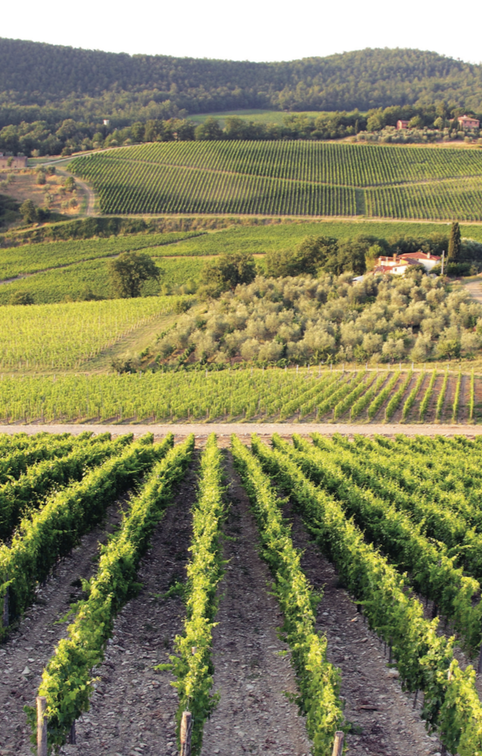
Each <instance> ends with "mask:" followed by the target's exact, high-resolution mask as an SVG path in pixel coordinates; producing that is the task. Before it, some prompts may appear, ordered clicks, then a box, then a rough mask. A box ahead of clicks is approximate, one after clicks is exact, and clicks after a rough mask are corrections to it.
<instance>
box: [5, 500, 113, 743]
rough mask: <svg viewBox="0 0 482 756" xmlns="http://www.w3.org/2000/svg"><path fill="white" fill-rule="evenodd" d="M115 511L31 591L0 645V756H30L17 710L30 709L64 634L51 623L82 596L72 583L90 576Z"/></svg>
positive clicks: (61, 626) (22, 719)
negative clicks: (26, 605) (33, 593)
mask: <svg viewBox="0 0 482 756" xmlns="http://www.w3.org/2000/svg"><path fill="white" fill-rule="evenodd" d="M121 511H122V506H113V507H110V508H109V510H108V512H107V519H106V524H105V525H104V526H98V527H96V528H94V529H93V530H92V531H91V532H90V533H88V534H87V535H85V536H84V538H82V541H81V543H80V544H79V546H78V547H77V548H76V549H74V551H73V552H72V555H71V556H70V557H67V558H65V559H63V560H62V561H61V562H60V563H59V565H58V566H57V568H56V569H55V570H54V572H53V574H52V576H51V577H50V578H49V579H48V581H47V582H46V584H45V586H44V587H42V588H39V590H38V591H37V593H36V601H35V604H34V605H33V606H32V607H31V608H30V609H29V610H28V611H27V613H26V615H25V617H24V618H23V620H22V621H21V622H20V624H19V626H18V627H17V628H16V629H13V630H12V632H11V634H10V636H9V638H8V639H7V641H6V642H5V643H4V644H2V645H0V712H1V713H0V756H19V755H20V754H21V755H22V756H28V755H29V754H31V750H30V740H29V737H30V730H29V728H28V727H27V720H26V715H25V713H24V711H23V707H24V706H25V705H26V704H28V705H29V706H32V705H35V696H36V695H37V690H38V686H39V684H40V682H41V676H42V670H43V669H44V667H45V666H46V664H47V663H48V661H49V659H50V658H51V656H52V654H53V653H54V650H55V647H56V645H57V643H58V642H59V640H60V639H61V638H63V637H65V636H66V629H67V623H62V624H56V623H57V622H58V621H59V620H60V619H61V618H62V617H64V616H65V614H66V613H67V612H68V611H69V608H70V604H72V603H73V602H75V601H78V600H79V598H81V597H82V592H81V589H80V588H79V587H77V586H78V583H77V581H78V580H79V578H80V577H83V578H89V577H91V575H92V574H93V572H94V570H95V561H96V555H97V553H98V545H99V542H100V543H104V542H105V541H106V540H107V538H108V534H109V533H111V532H112V531H113V530H114V529H115V527H116V526H117V525H118V524H119V522H120V519H121ZM73 583H76V585H72V584H73Z"/></svg>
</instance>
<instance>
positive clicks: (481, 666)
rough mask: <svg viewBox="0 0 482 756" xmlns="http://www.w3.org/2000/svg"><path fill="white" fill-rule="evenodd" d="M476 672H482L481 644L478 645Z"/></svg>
mask: <svg viewBox="0 0 482 756" xmlns="http://www.w3.org/2000/svg"><path fill="white" fill-rule="evenodd" d="M477 672H478V673H479V675H480V673H481V672H482V646H481V647H480V653H479V663H478V664H477Z"/></svg>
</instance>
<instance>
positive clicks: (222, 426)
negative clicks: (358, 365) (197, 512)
mask: <svg viewBox="0 0 482 756" xmlns="http://www.w3.org/2000/svg"><path fill="white" fill-rule="evenodd" d="M42 431H43V432H45V431H50V432H51V433H73V434H74V435H77V434H79V433H83V432H84V431H92V433H105V432H106V431H108V432H109V433H112V435H119V434H122V433H134V435H135V436H143V435H144V434H145V433H153V434H154V436H165V435H166V434H167V433H174V435H175V436H177V437H184V436H188V435H189V434H190V433H194V435H195V436H197V437H198V438H207V436H209V434H210V433H216V434H217V435H218V436H219V437H220V438H222V437H228V438H229V436H231V434H232V433H236V435H238V436H250V435H251V434H252V433H257V434H259V435H260V436H272V435H273V433H279V434H280V435H282V436H292V435H293V433H299V434H300V435H302V436H306V435H309V434H310V433H314V432H316V433H323V434H325V435H329V436H331V435H333V434H334V433H342V434H343V435H345V436H352V435H354V434H355V433H360V434H361V435H363V436H373V435H375V434H380V435H383V436H394V435H395V434H397V433H403V434H404V435H406V436H416V435H420V436H435V435H442V436H458V435H463V436H480V435H482V425H455V424H454V425H441V424H435V423H425V424H423V423H420V424H419V425H408V424H407V425H405V424H402V423H377V424H373V425H370V424H368V423H365V424H356V423H163V424H152V425H142V424H139V425H123V424H117V425H108V424H106V425H101V424H100V423H99V424H91V425H89V424H81V423H79V424H75V423H65V424H56V425H53V424H52V425H48V424H46V425H40V424H38V425H37V424H36V425H21V424H18V425H0V433H9V434H13V433H28V434H29V435H32V434H34V433H41V432H42Z"/></svg>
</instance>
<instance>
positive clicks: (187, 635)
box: [158, 434, 225, 756]
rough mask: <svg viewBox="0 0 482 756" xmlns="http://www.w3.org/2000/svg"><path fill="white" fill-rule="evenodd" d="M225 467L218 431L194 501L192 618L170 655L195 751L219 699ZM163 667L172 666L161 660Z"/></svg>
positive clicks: (190, 566)
mask: <svg viewBox="0 0 482 756" xmlns="http://www.w3.org/2000/svg"><path fill="white" fill-rule="evenodd" d="M223 491H224V489H223V467H222V456H221V452H220V451H219V449H218V448H217V441H216V436H215V435H214V434H211V435H210V436H209V438H208V441H207V444H206V448H205V450H204V453H203V455H202V458H201V473H200V480H199V491H198V497H197V501H196V503H195V505H194V507H193V511H192V515H193V534H192V540H191V545H190V552H191V558H190V561H189V564H188V567H187V588H186V608H187V614H186V620H185V622H184V632H183V634H182V635H179V636H177V637H176V641H175V646H176V655H172V656H171V657H170V660H171V664H170V665H169V666H170V668H171V669H172V671H173V673H174V676H175V677H176V680H175V682H173V683H172V685H173V686H174V687H175V688H176V689H177V692H178V696H179V706H178V710H177V723H178V736H179V728H180V723H181V718H182V713H183V711H185V710H188V711H190V712H191V714H192V718H193V729H192V735H191V748H192V753H193V756H196V755H197V754H199V753H200V751H201V746H202V738H203V729H204V722H205V721H206V719H207V718H208V717H209V716H210V715H211V712H212V711H213V709H214V708H215V706H216V705H217V702H218V700H219V696H218V695H212V693H211V690H212V686H213V672H214V667H213V663H212V631H213V627H214V626H215V622H214V618H215V616H216V612H217V607H218V600H217V596H216V589H217V586H218V583H219V581H220V580H221V578H222V576H223V560H222V556H221V547H220V538H221V532H222V531H221V527H222V524H223V521H224V517H225V504H224V499H223ZM193 649H195V653H193ZM158 669H166V665H161V666H160V667H158Z"/></svg>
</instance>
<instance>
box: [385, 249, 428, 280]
mask: <svg viewBox="0 0 482 756" xmlns="http://www.w3.org/2000/svg"><path fill="white" fill-rule="evenodd" d="M440 261H441V258H440V257H438V256H437V255H432V254H431V253H430V252H422V251H418V252H406V253H405V254H403V255H393V256H392V257H379V258H378V263H377V265H376V266H375V268H374V269H373V272H374V273H391V274H392V275H395V276H403V274H404V273H406V272H407V270H408V269H409V267H410V266H411V265H423V267H424V268H425V270H426V272H427V273H428V272H430V271H431V270H432V268H434V267H435V266H436V265H438V263H439V262H440Z"/></svg>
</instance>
